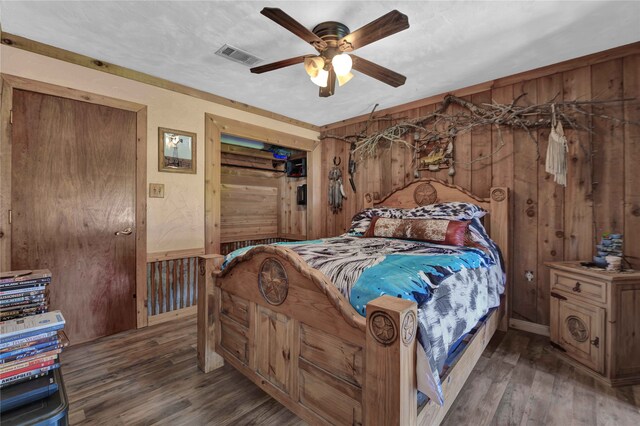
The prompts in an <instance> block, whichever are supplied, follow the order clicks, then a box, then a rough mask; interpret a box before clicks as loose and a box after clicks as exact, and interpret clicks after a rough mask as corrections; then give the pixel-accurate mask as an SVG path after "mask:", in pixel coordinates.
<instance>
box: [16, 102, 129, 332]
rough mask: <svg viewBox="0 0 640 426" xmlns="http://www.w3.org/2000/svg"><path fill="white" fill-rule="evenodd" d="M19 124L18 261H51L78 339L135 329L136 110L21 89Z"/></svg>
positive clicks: (57, 300)
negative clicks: (128, 230) (127, 230)
mask: <svg viewBox="0 0 640 426" xmlns="http://www.w3.org/2000/svg"><path fill="white" fill-rule="evenodd" d="M12 132H13V133H12V151H11V153H12V164H11V173H12V181H11V182H12V188H11V197H12V198H11V203H12V204H11V206H12V207H11V208H12V233H11V266H12V269H14V270H15V269H40V268H46V269H49V270H51V272H52V274H53V278H52V284H51V286H50V289H49V291H50V300H51V306H50V308H51V309H60V310H61V311H62V313H63V315H64V317H65V319H66V320H67V324H66V327H65V332H66V333H67V335H68V336H69V339H70V340H71V342H72V343H79V342H83V341H87V340H91V339H94V338H97V337H100V336H105V335H109V334H113V333H117V332H120V331H123V330H128V329H131V328H135V327H136V303H135V288H136V287H135V280H136V264H135V262H136V255H135V254H136V252H135V233H136V230H135V202H136V200H135V189H136V114H135V112H131V111H124V110H121V109H116V108H112V107H107V106H102V105H96V104H91V103H86V102H80V101H75V100H71V99H67V98H61V97H56V96H50V95H44V94H40V93H34V92H29V91H23V90H14V98H13V126H12ZM127 228H130V230H131V232H130V233H128V232H125V233H124V234H121V235H116V232H117V231H123V230H125V229H127ZM127 234H128V235H127Z"/></svg>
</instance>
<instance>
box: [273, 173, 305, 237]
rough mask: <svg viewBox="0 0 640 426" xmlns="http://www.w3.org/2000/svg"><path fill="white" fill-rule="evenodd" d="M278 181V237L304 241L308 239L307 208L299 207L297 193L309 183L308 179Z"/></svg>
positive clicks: (283, 179) (284, 178) (282, 179)
mask: <svg viewBox="0 0 640 426" xmlns="http://www.w3.org/2000/svg"><path fill="white" fill-rule="evenodd" d="M278 180H279V181H280V182H279V183H280V186H279V191H280V195H279V198H280V203H279V204H278V206H277V208H278V217H279V219H278V220H279V223H278V235H279V236H280V237H281V238H289V239H300V240H304V239H306V237H307V206H299V205H298V202H297V191H298V186H300V185H304V184H306V183H307V179H306V178H290V177H286V176H281V177H280V179H278ZM307 190H308V187H307Z"/></svg>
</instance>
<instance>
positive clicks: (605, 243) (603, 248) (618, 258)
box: [593, 234, 623, 271]
mask: <svg viewBox="0 0 640 426" xmlns="http://www.w3.org/2000/svg"><path fill="white" fill-rule="evenodd" d="M596 249H597V251H598V255H597V256H594V257H593V262H594V263H595V264H596V266H598V267H600V268H607V270H609V271H620V270H622V258H623V255H622V234H604V235H602V239H601V240H600V244H598V245H596ZM610 257H611V262H614V265H613V266H612V267H611V269H609V267H608V265H609V258H610Z"/></svg>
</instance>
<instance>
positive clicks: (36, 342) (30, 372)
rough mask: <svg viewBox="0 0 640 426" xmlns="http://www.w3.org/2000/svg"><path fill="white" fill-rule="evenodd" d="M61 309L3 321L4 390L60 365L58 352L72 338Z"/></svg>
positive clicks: (0, 371)
mask: <svg viewBox="0 0 640 426" xmlns="http://www.w3.org/2000/svg"><path fill="white" fill-rule="evenodd" d="M64 323H65V321H64V317H63V316H62V313H60V311H52V312H46V313H44V314H37V315H31V316H27V317H24V318H17V319H12V320H9V321H3V322H0V390H2V391H4V389H5V388H6V387H7V386H10V385H17V384H20V383H23V382H27V381H29V380H33V379H35V378H38V377H41V376H43V375H45V374H47V373H48V372H49V371H51V370H55V369H56V368H58V367H60V361H59V358H58V354H60V352H61V351H62V348H63V347H65V346H67V345H68V343H69V340H68V339H67V337H66V336H65V335H64V332H63V331H62V329H63V328H64Z"/></svg>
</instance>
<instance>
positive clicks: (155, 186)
mask: <svg viewBox="0 0 640 426" xmlns="http://www.w3.org/2000/svg"><path fill="white" fill-rule="evenodd" d="M149 198H164V183H150V184H149Z"/></svg>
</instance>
